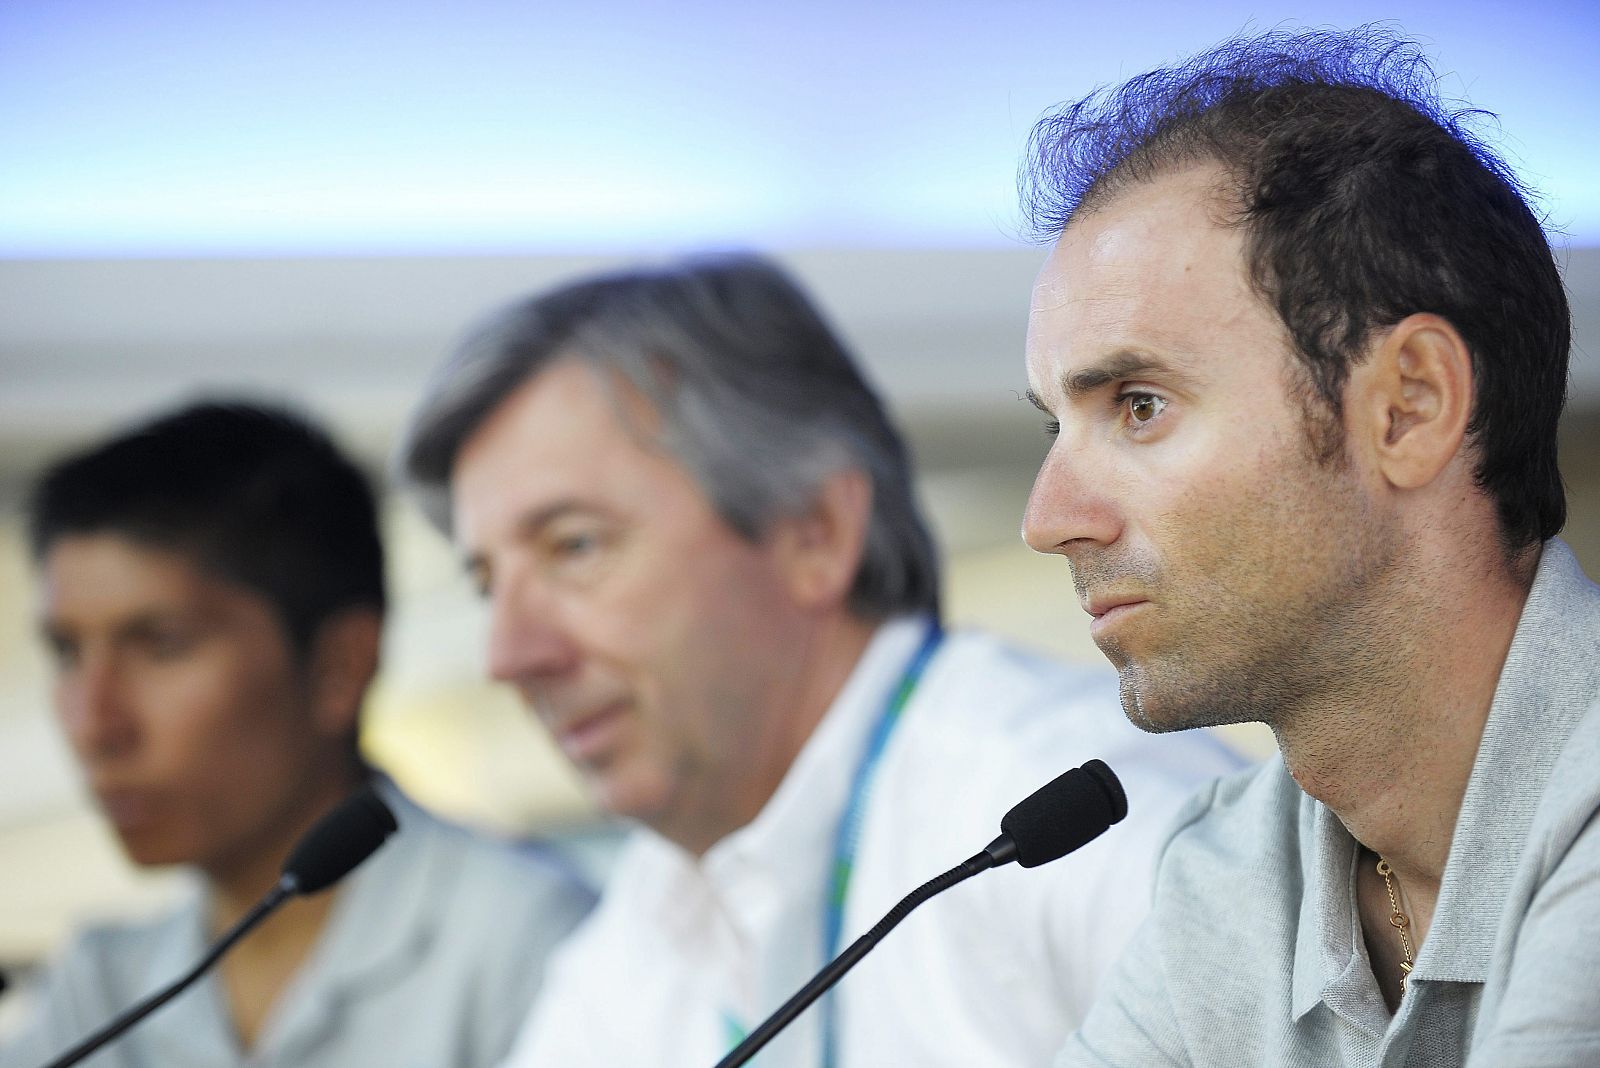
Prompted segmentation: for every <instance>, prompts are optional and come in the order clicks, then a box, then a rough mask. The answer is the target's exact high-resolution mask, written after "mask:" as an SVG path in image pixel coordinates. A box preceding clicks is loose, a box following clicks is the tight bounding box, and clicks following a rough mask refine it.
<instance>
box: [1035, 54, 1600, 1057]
mask: <svg viewBox="0 0 1600 1068" xmlns="http://www.w3.org/2000/svg"><path fill="white" fill-rule="evenodd" d="M1433 83H1434V79H1433V75H1432V73H1431V71H1430V70H1429V68H1428V64H1427V62H1426V60H1425V58H1424V57H1423V56H1422V55H1421V54H1420V52H1419V51H1418V50H1417V49H1416V48H1415V47H1414V46H1412V45H1410V44H1409V43H1407V42H1404V41H1401V40H1396V39H1394V38H1393V37H1392V36H1390V35H1388V34H1387V33H1384V32H1381V31H1376V30H1372V29H1367V30H1361V31H1356V32H1353V33H1349V34H1341V33H1332V32H1326V33H1305V34H1289V33H1281V32H1280V33H1271V34H1266V35H1263V36H1260V37H1255V38H1244V39H1238V40H1234V41H1231V42H1228V43H1227V44H1225V45H1224V46H1222V47H1220V48H1218V49H1216V50H1214V51H1211V52H1208V53H1206V54H1204V55H1201V56H1198V57H1196V58H1194V59H1192V60H1190V61H1188V62H1187V63H1185V64H1182V65H1180V66H1177V67H1174V68H1172V69H1167V70H1160V71H1155V72H1152V73H1150V74H1146V75H1142V76H1140V77H1138V78H1135V79H1133V80H1132V81H1130V82H1128V83H1127V84H1125V85H1123V86H1121V87H1118V88H1116V89H1112V90H1106V91H1103V92H1100V93H1097V94H1096V95H1094V96H1092V97H1090V98H1089V99H1087V100H1084V101H1081V102H1079V103H1077V104H1074V105H1071V106H1068V107H1066V108H1064V109H1062V110H1061V111H1060V112H1058V113H1057V114H1055V115H1054V116H1052V117H1050V118H1048V119H1047V120H1045V121H1044V122H1043V123H1042V124H1041V125H1040V126H1039V127H1038V128H1037V129H1036V131H1035V135H1034V149H1035V153H1034V156H1033V159H1034V163H1033V168H1032V171H1031V177H1032V182H1031V193H1032V194H1033V195H1032V199H1031V206H1032V208H1033V210H1034V217H1035V220H1036V221H1037V222H1038V224H1039V227H1040V229H1041V230H1042V231H1043V232H1044V233H1045V234H1046V235H1047V236H1049V237H1052V238H1054V240H1055V245H1054V249H1053V251H1052V252H1051V254H1050V256H1049V258H1048V259H1047V261H1046V263H1045V265H1044V268H1043V270H1042V272H1041V273H1040V275H1039V279H1038V282H1037V284H1036V287H1035V290H1034V294H1033V307H1032V315H1031V319H1030V329H1029V338H1028V368H1029V377H1030V380H1031V383H1032V392H1033V394H1034V398H1035V400H1036V403H1038V404H1039V406H1040V407H1041V408H1043V409H1044V410H1045V412H1046V413H1047V414H1048V416H1049V419H1050V421H1051V424H1050V426H1051V433H1052V434H1053V435H1054V442H1053V443H1052V446H1051V450H1050V453H1049V455H1048V456H1047V458H1046V459H1045V461H1044V464H1043V467H1042V468H1041V470H1040V472H1039V475H1038V479H1037V482H1036V484H1035V486H1034V490H1033V495H1032V498H1031V500H1030V502H1029V506H1028V512H1027V519H1026V525H1025V533H1026V537H1027V539H1028V541H1029V543H1030V544H1031V545H1033V546H1034V548H1036V549H1038V550H1039V551H1041V552H1054V553H1059V554H1061V555H1063V556H1065V557H1066V558H1067V560H1068V561H1069V563H1070V564H1071V567H1072V572H1073V577H1074V581H1075V583H1076V585H1077V588H1078V591H1079V595H1080V597H1081V599H1082V602H1083V605H1084V607H1085V608H1086V609H1087V610H1088V611H1089V613H1090V614H1091V615H1093V616H1094V622H1093V623H1092V624H1091V629H1092V632H1093V634H1094V637H1095V640H1096V642H1097V643H1098V644H1099V646H1100V648H1101V649H1102V650H1103V651H1104V652H1105V654H1106V655H1107V657H1108V658H1109V659H1110V660H1111V661H1112V663H1113V664H1114V665H1115V666H1116V667H1117V669H1118V671H1119V673H1120V675H1121V679H1122V699H1123V705H1124V708H1125V710H1126V711H1127V713H1128V715H1129V716H1130V717H1131V718H1132V719H1133V720H1134V721H1135V722H1137V723H1139V724H1140V725H1141V726H1143V727H1145V728H1146V729H1147V730H1151V731H1173V730H1181V729H1185V728H1190V727H1196V726H1202V725H1208V724H1217V723H1228V722H1238V721H1247V720H1253V721H1260V722H1264V723H1266V724H1268V725H1269V726H1270V727H1271V728H1272V729H1273V730H1274V732H1275V733H1276V735H1277V738H1278V742H1279V745H1280V749H1281V759H1275V760H1273V761H1272V762H1270V763H1269V764H1268V765H1267V766H1266V767H1264V768H1262V769H1261V770H1260V771H1259V772H1257V773H1253V774H1251V775H1248V776H1244V777H1241V778H1238V779H1234V780H1230V781H1226V782H1224V783H1223V784H1221V785H1218V786H1216V787H1214V788H1212V789H1209V790H1207V791H1205V792H1204V793H1203V794H1202V795H1201V797H1200V798H1199V799H1198V800H1197V802H1196V803H1195V804H1193V805H1192V806H1191V807H1190V809H1189V811H1188V812H1187V813H1186V815H1185V817H1184V818H1183V819H1182V820H1181V821H1180V824H1179V827H1178V829H1177V830H1176V831H1175V832H1174V834H1173V835H1172V837H1171V839H1170V841H1169V842H1168V843H1167V845H1166V847H1165V849H1164V851H1163V854H1162V858H1161V861H1160V865H1159V868H1158V877H1157V886H1156V896H1155V903H1154V911H1153V914H1152V916H1151V919H1150V920H1149V921H1148V922H1147V923H1146V925H1145V927H1144V929H1143V931H1142V932H1141V934H1140V935H1139V937H1138V938H1137V939H1136V940H1135V942H1134V944H1133V946H1132V947H1131V948H1130V950H1129V952H1128V954H1127V955H1126V956H1125V957H1124V959H1123V964H1121V965H1120V966H1119V968H1118V969H1117V972H1116V975H1115V977H1114V979H1113V980H1112V982H1111V983H1110V984H1109V985H1108V988H1107V989H1106V991H1105V993H1104V994H1103V996H1102V997H1101V998H1100V1000H1099V1001H1098V1003H1097V1004H1096V1006H1095V1008H1094V1009H1093V1010H1092V1011H1091V1013H1090V1016H1089V1019H1088V1021H1087V1022H1086V1024H1085V1025H1084V1027H1083V1029H1082V1030H1081V1032H1080V1033H1079V1034H1078V1035H1077V1036H1076V1037H1075V1038H1074V1039H1073V1040H1072V1041H1071V1042H1070V1044H1069V1045H1068V1047H1067V1048H1066V1050H1065V1052H1064V1053H1063V1054H1062V1056H1061V1058H1060V1061H1059V1063H1060V1064H1062V1065H1070V1066H1080V1065H1102V1066H1109V1065H1118V1066H1121V1065H1131V1064H1139V1065H1153V1064H1170V1065H1179V1064H1182V1065H1197V1066H1198V1065H1216V1066H1219V1068H1220V1066H1228V1068H1234V1066H1239V1065H1262V1066H1269V1065H1270V1066H1273V1068H1299V1066H1305V1068H1310V1066H1313V1065H1315V1066H1326V1065H1373V1066H1379V1065H1382V1066H1389V1065H1394V1066H1398V1065H1410V1066H1425V1065H1426V1066H1433V1065H1437V1066H1445V1065H1460V1064H1462V1063H1464V1062H1465V1063H1470V1064H1473V1065H1482V1066H1485V1068H1488V1066H1493V1068H1506V1066H1514V1065H1556V1064H1561V1065H1568V1064H1570V1065H1577V1064H1597V1063H1600V1024H1597V1022H1596V1021H1597V1020H1600V985H1597V984H1596V982H1595V977H1596V975H1600V825H1597V822H1596V820H1595V819H1594V815H1595V813H1596V811H1597V809H1600V710H1597V707H1596V705H1597V695H1600V591H1597V590H1596V588H1595V586H1594V585H1593V584H1592V583H1591V582H1589V580H1588V579H1587V578H1586V577H1585V576H1584V575H1583V573H1582V571H1581V570H1580V569H1579V568H1578V566H1577V564H1576V562H1575V561H1574V559H1573V556H1572V553H1571V552H1570V551H1569V550H1568V549H1567V547H1566V546H1565V545H1564V544H1562V543H1561V542H1560V541H1559V540H1556V538H1555V534H1556V532H1557V531H1558V530H1559V529H1560V527H1561V525H1562V522H1563V519H1564V515H1565V502H1564V498H1563V493H1562V487H1561V481H1560V476H1559V474H1558V472H1557V469H1556V424H1557V419H1558V417H1559V415H1560V412H1561V407H1562V402H1563V399H1564V394H1565V385H1566V369H1567V350H1568V343H1569V328H1570V327H1569V315H1568V310H1567V302H1566V297H1565V294H1564V292H1563V290H1562V284H1561V279H1560V276H1559V274H1558V272H1557V269H1556V265H1555V263H1554V260H1553V257H1552V255H1551V250H1550V247H1549V243H1548V241H1547V239H1546V237H1545V235H1544V233H1543V231H1542V230H1541V228H1540V224H1539V220H1538V219H1537V218H1536V217H1535V215H1534V214H1533V212H1532V211H1530V209H1529V208H1528V206H1527V204H1526V203H1525V201H1524V198H1523V196H1522V195H1521V191H1520V189H1519V187H1518V185H1517V183H1516V181H1515V180H1514V179H1513V178H1512V176H1511V174H1510V172H1509V170H1508V169H1507V168H1506V167H1505V165H1504V164H1503V163H1501V162H1500V161H1498V160H1497V159H1495V158H1494V156H1493V155H1491V154H1490V153H1489V152H1488V151H1487V150H1486V149H1485V148H1484V146H1483V145H1481V144H1480V143H1478V142H1477V141H1476V140H1474V138H1473V137H1472V135H1471V134H1470V132H1469V131H1468V130H1467V129H1466V128H1465V127H1464V126H1463V125H1462V121H1461V120H1459V119H1458V118H1457V116H1455V115H1453V114H1452V113H1450V112H1449V111H1448V110H1447V109H1446V108H1445V107H1444V106H1443V105H1442V104H1441V103H1440V101H1439V100H1438V99H1437V98H1436V96H1435V95H1434V90H1433Z"/></svg>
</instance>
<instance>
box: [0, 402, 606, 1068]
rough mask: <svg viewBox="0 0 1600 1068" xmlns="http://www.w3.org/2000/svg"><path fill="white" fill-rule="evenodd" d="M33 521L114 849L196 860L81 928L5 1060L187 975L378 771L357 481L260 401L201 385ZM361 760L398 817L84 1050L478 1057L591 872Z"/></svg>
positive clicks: (317, 1059) (52, 616)
mask: <svg viewBox="0 0 1600 1068" xmlns="http://www.w3.org/2000/svg"><path fill="white" fill-rule="evenodd" d="M30 521H31V531H30V534H31V543H32V551H33V555H34V559H35V561H36V563H37V567H38V572H39V594H40V597H39V600H40V625H41V628H42V630H43V633H44V636H45V639H46V641H47V643H48V645H49V648H50V650H51V653H52V654H53V658H54V662H55V670H56V687H55V705H56V711H57V714H58V716H59V718H60V721H61V725H62V728H63V730H64V731H65V733H66V735H67V738H68V740H69V742H70V743H71V746H72V749H73V751H74V754H75V755H76V756H77V758H78V760H79V762H80V764H81V765H82V768H83V772H84V776H85V779H86V781H87V785H88V787H89V788H90V789H91V790H92V791H93V793H94V797H95V800H96V802H97V804H98V806H99V807H100V809H101V811H102V812H103V813H104V815H105V817H106V819H107V820H108V821H109V822H110V824H111V826H112V828H113V830H114V831H115V832H116V835H117V837H118V839H119V840H120V842H121V845H122V847H123V849H124V850H125V851H126V853H127V855H128V857H129V858H130V859H131V860H133V861H134V862H135V863H136V864H140V865H158V864H159V865H169V864H177V865H184V866H186V867H188V868H190V869H192V870H193V871H194V872H195V873H196V875H197V876H198V880H197V885H196V887H195V891H194V893H193V894H191V895H190V896H189V897H187V898H186V899H185V900H183V901H182V902H181V903H180V904H179V905H178V906H177V907H176V908H175V909H173V910H172V911H170V912H169V913H167V914H165V915H163V916H161V917H159V918H157V919H155V920H153V921H149V922H141V923H129V924H118V925H110V926H100V927H96V928H93V929H90V930H88V931H86V932H85V933H83V934H82V935H81V936H79V937H78V938H77V939H76V940H75V941H74V942H73V944H72V945H71V946H70V947H69V948H68V949H67V950H66V952H65V954H64V955H63V956H61V957H60V958H59V959H58V960H57V961H56V962H55V963H54V965H53V966H52V967H51V968H50V969H49V970H48V972H47V974H46V977H45V981H44V984H43V987H42V991H41V993H40V997H39V1001H38V1004H37V1010H38V1011H37V1012H36V1013H35V1014H34V1016H33V1018H32V1019H31V1020H30V1021H29V1022H28V1025H27V1026H26V1027H25V1029H24V1030H23V1032H22V1033H21V1034H20V1035H19V1036H17V1037H16V1038H15V1040H14V1041H12V1042H9V1043H8V1044H7V1045H6V1047H5V1048H4V1049H3V1050H0V1065H4V1066H5V1068H37V1065H38V1064H40V1063H43V1062H44V1061H45V1060H47V1059H48V1058H50V1057H53V1056H55V1055H56V1054H58V1053H60V1052H62V1051H63V1050H64V1049H66V1048H67V1047H69V1046H71V1045H73V1044H75V1043H76V1042H77V1041H78V1040H79V1039H81V1038H83V1037H84V1036H85V1035H86V1034H88V1033H89V1032H91V1031H93V1030H95V1029H97V1028H98V1027H99V1026H100V1025H101V1024H102V1023H104V1022H105V1021H107V1020H108V1019H110V1018H111V1017H112V1016H114V1015H116V1014H117V1013H119V1012H121V1011H122V1010H123V1009H125V1008H127V1007H128V1006H129V1005H131V1004H133V1003H134V1002H136V1001H138V1000H140V999H141V998H143V997H144V996H145V995H146V994H149V993H151V992H152V991H154V990H155V989H157V988H159V987H161V986H164V985H165V984H166V983H168V982H169V981H171V980H173V979H175V978H176V977H177V976H178V975H180V974H182V973H183V972H184V971H185V970H187V969H188V968H189V967H190V966H191V965H192V964H193V963H194V962H196V961H197V960H198V959H199V958H200V957H201V955H202V953H203V951H204V948H205V946H206V945H207V944H208V943H209V942H210V941H212V940H213V939H214V938H215V937H217V936H218V935H219V934H220V933H221V932H223V931H224V930H226V929H227V928H228V927H230V926H232V925H233V923H234V922H235V921H237V920H238V919H240V918H241V917H242V916H243V914H244V913H245V912H246V911H247V910H248V909H249V908H250V907H251V905H253V904H254V903H255V902H256V900H258V899H259V898H260V897H261V896H262V895H263V894H264V893H265V892H266V891H267V890H268V889H269V888H270V887H271V886H272V885H273V884H274V883H275V882H276V881H277V879H278V873H279V871H280V870H281V867H282V864H283V861H284V859H285V857H286V856H287V855H288V852H289V850H290V848H291V846H292V845H293V843H294V842H295V840H296V839H297V838H298V837H299V836H300V835H301V834H302V833H303V832H304V831H305V830H306V829H307V828H308V827H309V826H310V825H311V824H312V823H313V822H315V821H316V820H317V819H318V818H319V817H321V816H322V815H323V814H324V813H325V812H327V811H328V810H329V809H330V808H331V807H332V806H333V805H335V804H336V803H338V802H339V801H340V800H341V799H342V798H343V797H344V796H346V795H347V794H348V793H350V792H351V791H352V790H353V789H355V788H356V787H357V786H358V785H359V784H361V783H362V782H364V781H366V780H368V779H369V778H371V777H373V776H374V775H375V774H376V773H375V772H374V771H373V770H372V769H371V768H370V767H369V766H368V765H367V764H366V763H365V762H364V761H363V760H362V757H361V753H360V749H359V745H358V740H357V734H358V729H359V725H360V712H361V706H362V702H363V697H364V695H365V693H366V690H367V686H368V684H369V683H370V682H371V681H372V678H373V674H374V672H375V670H376V668H377V664H378V646H379V634H380V631H381V629H382V622H383V614H384V605H385V595H384V580H383V551H382V548H381V545H380V542H379V535H378V525H377V514H376V507H375V504H374V500H373V496H372V493H371V491H370V489H369V488H368V486H367V483H366V481H365V480H364V478H363V477H362V475H361V473H360V472H359V471H358V470H357V469H356V468H355V467H354V466H353V465H352V464H351V463H350V462H349V461H348V460H347V459H346V458H345V457H344V456H342V455H341V454H340V453H339V452H338V451H337V450H336V449H335V447H334V446H333V444H332V443H331V442H330V441H329V440H328V439H327V438H326V436H324V435H323V434H322V433H321V432H320V431H319V430H317V429H315V428H313V427H312V426H311V425H310V424H308V423H306V422H305V421H303V420H302V419H300V418H298V417H296V416H293V415H290V414H288V413H286V412H282V411H279V410H276V409H268V408H263V407H258V406H251V405H246V404H239V403H233V404H201V405H197V406H194V407H190V408H187V409H185V410H182V411H179V412H176V413H174V414H171V415H168V416H165V417H163V418H161V419H158V420H156V421H154V422H151V423H149V424H146V425H144V426H141V427H139V428H137V429H135V430H132V431H130V432H128V433H126V434H123V435H120V436H118V437H116V438H115V439H113V440H111V441H109V442H107V443H104V444H101V445H98V446H96V447H94V448H92V449H90V450H89V451H87V452H84V453H81V454H78V455H75V456H73V457H71V458H69V459H67V460H65V461H63V462H61V463H60V464H58V465H57V466H55V467H54V468H53V469H51V470H50V471H49V472H48V473H46V474H45V475H44V477H43V478H42V479H41V480H40V481H39V483H38V484H37V486H36V488H35V490H34V494H33V499H32V507H31V510H30ZM379 779H380V788H381V789H382V791H383V792H384V794H385V796H386V798H387V799H388V801H389V803H390V804H391V806H392V807H394V808H395V810H396V815H397V816H398V819H399V823H400V832H399V833H398V834H397V835H395V836H394V837H393V838H391V839H390V841H389V842H388V843H386V844H385V846H384V847H383V848H382V849H380V850H379V852H378V853H377V854H376V855H375V856H374V857H373V858H372V859H371V860H369V861H368V862H367V863H366V864H365V865H364V866H362V867H361V868H359V869H357V871H356V872H355V873H354V874H353V875H351V876H350V877H348V878H347V879H346V880H345V881H344V882H343V884H341V886H340V887H337V888H335V889H332V890H329V891H325V892H323V893H321V894H317V895H312V896H309V897H305V898H298V899H295V900H293V901H291V902H290V903H289V904H287V905H285V906H284V907H283V908H282V909H281V910H280V911H278V912H277V913H276V914H274V915H273V916H272V917H271V918H269V919H268V920H267V921H266V922H265V923H263V924H262V925H261V927H259V928H258V929H257V930H255V931H254V932H253V933H251V934H250V935H249V936H247V937H246V938H245V939H244V940H242V941H241V942H240V943H238V945H236V946H235V947H234V949H233V950H232V952H231V953H230V954H229V955H228V956H227V957H225V958H224V959H223V961H222V963H221V964H220V965H219V966H218V968H217V969H216V971H214V972H213V973H212V974H211V975H210V976H208V977H207V978H205V979H204V980H202V982H201V984H200V985H199V987H198V988H195V989H192V990H190V991H188V992H186V993H185V994H184V995H183V996H182V997H181V998H179V999H178V1000H176V1001H174V1002H172V1003H171V1004H169V1005H167V1006H166V1007H165V1008H163V1009H162V1010H161V1011H160V1012H159V1013H157V1014H156V1015H154V1016H152V1017H151V1018H149V1019H147V1020H146V1021H144V1022H143V1023H141V1024H140V1025H139V1026H138V1027H136V1028H135V1029H134V1030H132V1031H130V1032H129V1033H128V1034H126V1035H124V1036H123V1037H122V1038H121V1039H119V1040H118V1041H117V1042H116V1043H115V1044H113V1045H111V1046H110V1047H108V1048H107V1049H106V1050H105V1051H104V1052H102V1053H99V1054H97V1055H96V1056H95V1057H94V1058H93V1059H92V1060H91V1061H90V1062H89V1063H90V1064H93V1065H97V1066H105V1068H111V1066H117V1065H125V1066H128V1068H134V1066H144V1065H161V1066H163V1068H172V1066H181V1065H195V1066H199V1065H206V1066H215V1065H243V1064H249V1065H273V1066H278V1065H281V1066H284V1068H289V1066H294V1068H306V1066H312V1065H316V1066H326V1068H336V1066H337V1068H350V1066H359V1065H371V1066H374V1068H377V1066H383V1068H392V1066H397V1065H417V1066H419V1068H420V1066H423V1065H427V1066H438V1065H446V1064H448V1065H452V1066H455V1065H463V1066H465V1065H479V1066H483V1065H490V1064H493V1063H495V1062H496V1061H498V1059H499V1058H500V1057H501V1056H503V1055H504V1053H505V1052H506V1049H507V1047H508V1045H509V1044H510V1042H511V1039H512V1037H513V1035H514V1033H515V1029H516V1027H517V1025H518V1024H519V1023H520V1021H521V1018H522V1017H523V1015H524V1014H525V1011H526V1008H527V1005H528V1003H529V1002H530V1000H531V999H532V997H533V995H534V993H535V991H536V990H537V988H538V986H539V983H540V981H541V979H542V974H543V958H544V956H545V954H546V952H547V951H548V950H549V948H550V947H551V946H552V944H553V943H554V942H555V941H556V940H557V939H558V938H559V937H561V936H562V935H563V934H564V933H565V932H566V931H567V930H568V929H570V928H571V927H572V926H573V925H574V924H575V923H576V922H577V921H578V919H579V918H581V917H582V915H583V914H584V912H585V911H586V910H587V908H588V906H589V905H590V903H591V900H592V898H591V895H590V894H589V892H588V891H587V890H586V889H584V888H583V887H582V886H580V885H579V884H578V883H577V882H576V881H575V880H574V879H572V878H571V877H570V876H569V875H568V874H567V872H566V871H565V869H564V868H562V867H561V866H559V865H557V864H556V863H555V862H554V861H553V860H551V859H550V858H549V857H547V856H544V855H536V854H532V853H529V854H525V855H524V854H518V853H513V852H512V851H511V850H510V849H509V848H507V847H504V846H501V845H498V844H494V843H490V842H488V841H487V840H484V839H481V838H478V837H475V836H472V835H469V834H467V833H465V832H463V831H461V830H459V829H457V828H453V827H450V826H448V825H446V824H444V823H442V822H440V821H439V820H437V819H435V818H434V817H432V816H430V815H428V814H427V813H426V812H424V811H423V810H422V809H420V808H418V807H417V806H416V805H414V804H413V803H411V802H410V801H409V800H407V799H406V798H405V797H404V796H403V795H402V794H401V793H400V791H399V790H398V789H397V788H396V787H395V786H394V784H393V783H392V782H389V781H388V780H387V779H383V778H382V777H381V776H379Z"/></svg>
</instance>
